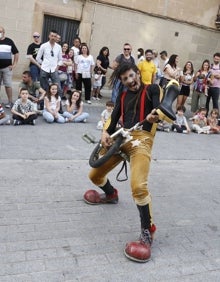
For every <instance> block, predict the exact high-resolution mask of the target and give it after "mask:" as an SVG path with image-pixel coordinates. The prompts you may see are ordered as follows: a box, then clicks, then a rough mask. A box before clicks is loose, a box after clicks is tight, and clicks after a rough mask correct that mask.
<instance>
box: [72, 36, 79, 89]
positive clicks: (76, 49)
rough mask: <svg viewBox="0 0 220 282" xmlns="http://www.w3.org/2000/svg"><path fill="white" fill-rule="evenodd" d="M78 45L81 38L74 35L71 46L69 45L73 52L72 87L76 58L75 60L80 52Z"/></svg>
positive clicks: (74, 79) (74, 84)
mask: <svg viewBox="0 0 220 282" xmlns="http://www.w3.org/2000/svg"><path fill="white" fill-rule="evenodd" d="M80 46H81V39H80V38H79V37H78V36H76V37H75V38H74V39H73V46H72V47H71V49H72V50H73V52H74V56H73V58H74V76H73V81H74V83H73V88H76V60H77V57H78V56H79V53H80Z"/></svg>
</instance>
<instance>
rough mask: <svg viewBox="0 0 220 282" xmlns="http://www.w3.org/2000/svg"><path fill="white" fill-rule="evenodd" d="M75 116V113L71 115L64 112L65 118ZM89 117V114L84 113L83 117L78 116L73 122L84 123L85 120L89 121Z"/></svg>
mask: <svg viewBox="0 0 220 282" xmlns="http://www.w3.org/2000/svg"><path fill="white" fill-rule="evenodd" d="M74 114H75V113H74ZM74 114H73V113H72V114H71V113H69V112H64V113H63V116H64V117H65V118H72V117H73V115H74ZM88 117H89V114H88V113H85V112H82V113H81V115H79V116H77V117H76V118H75V119H74V120H73V122H83V121H84V120H85V119H87V118H88Z"/></svg>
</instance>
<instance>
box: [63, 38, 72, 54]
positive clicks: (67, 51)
mask: <svg viewBox="0 0 220 282" xmlns="http://www.w3.org/2000/svg"><path fill="white" fill-rule="evenodd" d="M64 44H67V46H68V48H67V50H66V52H65V54H68V53H69V50H70V49H69V43H68V42H66V41H64V42H62V46H61V48H63V45H64Z"/></svg>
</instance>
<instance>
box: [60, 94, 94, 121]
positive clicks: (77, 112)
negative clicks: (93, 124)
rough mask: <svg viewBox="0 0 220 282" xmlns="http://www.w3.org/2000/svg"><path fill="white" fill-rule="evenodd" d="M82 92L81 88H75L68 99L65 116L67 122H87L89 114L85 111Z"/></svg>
mask: <svg viewBox="0 0 220 282" xmlns="http://www.w3.org/2000/svg"><path fill="white" fill-rule="evenodd" d="M81 96H82V94H81V91H79V90H73V92H72V95H70V96H69V97H68V99H67V101H66V109H67V110H66V111H65V112H64V113H63V116H64V117H65V119H66V122H86V121H87V119H88V117H89V114H88V113H86V112H83V101H82V98H81Z"/></svg>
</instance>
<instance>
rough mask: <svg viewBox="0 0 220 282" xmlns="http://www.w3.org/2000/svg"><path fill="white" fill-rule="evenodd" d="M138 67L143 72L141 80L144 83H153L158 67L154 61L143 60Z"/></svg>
mask: <svg viewBox="0 0 220 282" xmlns="http://www.w3.org/2000/svg"><path fill="white" fill-rule="evenodd" d="M138 69H139V70H140V73H141V80H142V82H143V83H144V84H151V83H153V79H154V76H155V75H156V72H157V68H156V66H155V64H154V62H153V61H150V62H148V61H146V60H144V61H142V62H140V63H139V64H138Z"/></svg>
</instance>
